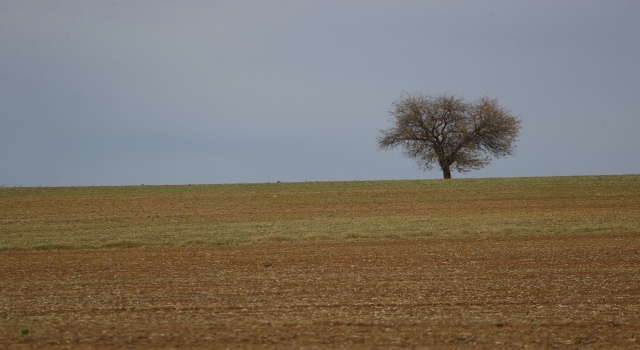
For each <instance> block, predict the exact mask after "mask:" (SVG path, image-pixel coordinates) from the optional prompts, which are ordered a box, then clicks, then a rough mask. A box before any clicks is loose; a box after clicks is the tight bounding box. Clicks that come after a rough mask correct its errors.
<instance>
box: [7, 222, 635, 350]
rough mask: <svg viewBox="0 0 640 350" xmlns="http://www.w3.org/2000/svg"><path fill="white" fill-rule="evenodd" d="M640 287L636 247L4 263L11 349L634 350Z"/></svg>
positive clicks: (273, 252)
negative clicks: (401, 349)
mask: <svg viewBox="0 0 640 350" xmlns="http://www.w3.org/2000/svg"><path fill="white" fill-rule="evenodd" d="M638 281H640V235H637V234H628V235H597V236H596V235H573V236H555V237H518V238H491V239H471V238H467V239H432V240H423V241H397V242H379V243H354V242H352V243H339V244H308V245H294V244H280V245H262V246H237V247H213V248H210V247H208V248H193V249H163V250H160V249H120V250H104V249H103V250H82V251H47V252H4V253H0V348H1V349H9V348H11V349H14V348H17V349H21V348H125V347H128V348H154V347H172V348H178V347H180V348H202V347H211V348H227V347H230V348H258V347H259V348H308V349H309V348H341V347H345V348H394V347H409V348H455V347H458V348H521V347H527V346H530V347H532V348H570V349H573V348H589V347H591V348H631V349H637V348H640V340H639V338H640V283H639V282H638ZM21 328H22V330H23V332H26V329H28V334H26V335H24V334H21V332H20V329H21Z"/></svg>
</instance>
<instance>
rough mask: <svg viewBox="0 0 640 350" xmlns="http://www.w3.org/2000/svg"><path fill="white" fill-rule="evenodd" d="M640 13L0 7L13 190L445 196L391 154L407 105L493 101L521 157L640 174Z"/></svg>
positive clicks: (488, 5)
mask: <svg viewBox="0 0 640 350" xmlns="http://www.w3.org/2000/svg"><path fill="white" fill-rule="evenodd" d="M639 33H640V2H638V1H637V0H631V1H562V0H560V1H558V0H553V1H541V0H535V1H444V0H443V1H409V0H407V1H404V0H394V1H390V0H389V1H372V0H367V1H345V0H340V1H326V0H323V1H299V0H295V1H293V0H292V1H279V0H273V1H238V0H229V1H204V0H203V1H169V0H138V1H130V0H125V1H106V0H104V1H87V0H77V1H67V0H58V1H46V0H2V1H0V185H4V186H20V185H23V186H38V185H42V186H62V185H128V184H185V183H237V182H274V181H327V180H371V179H418V178H440V177H442V174H441V172H440V171H431V172H423V171H421V170H419V169H418V168H417V166H416V165H415V163H414V162H413V160H411V159H407V158H404V157H403V156H402V154H401V151H400V150H397V151H393V152H382V151H378V149H377V146H376V137H377V136H378V135H379V131H378V130H379V129H382V128H386V127H388V126H389V125H390V124H389V122H388V120H389V115H388V114H387V111H388V110H389V109H390V108H391V103H392V102H393V101H394V100H396V99H397V98H398V97H399V96H400V93H401V92H402V91H407V92H418V91H419V92H423V93H429V94H437V93H442V92H448V93H452V94H458V95H461V96H464V97H465V98H466V99H469V100H473V99H476V98H478V97H480V96H481V95H487V96H489V97H493V98H497V99H498V100H499V101H500V103H501V105H502V106H504V107H506V108H508V109H510V110H511V111H512V112H513V113H514V114H515V115H517V116H520V117H521V118H522V119H523V121H524V122H523V125H522V132H521V137H520V141H519V142H518V148H517V150H516V155H515V156H513V157H508V158H504V159H498V160H494V162H493V163H492V164H491V165H489V166H488V167H486V168H485V169H483V170H480V171H472V172H470V173H463V174H460V173H453V176H454V177H513V176H548V175H592V174H629V173H636V174H637V173H640V137H638V136H636V135H637V134H638V132H639V131H640V35H639Z"/></svg>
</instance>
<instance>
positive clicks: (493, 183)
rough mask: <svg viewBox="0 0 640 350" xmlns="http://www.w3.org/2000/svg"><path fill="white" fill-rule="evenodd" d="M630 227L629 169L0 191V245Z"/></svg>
mask: <svg viewBox="0 0 640 350" xmlns="http://www.w3.org/2000/svg"><path fill="white" fill-rule="evenodd" d="M621 232H625V233H628V232H632V233H640V175H626V176H585V177H544V178H507V179H456V180H451V181H443V180H414V181H353V182H305V183H271V184H236V185H182V186H125V187H57V188H40V187H38V188H0V250H13V249H64V248H69V249H72V248H100V247H130V246H166V245H195V244H247V243H260V242H278V241H335V240H345V239H346V240H378V239H398V238H407V239H408V238H416V237H418V238H419V237H465V236H496V235H516V234H517V235H540V234H570V233H621Z"/></svg>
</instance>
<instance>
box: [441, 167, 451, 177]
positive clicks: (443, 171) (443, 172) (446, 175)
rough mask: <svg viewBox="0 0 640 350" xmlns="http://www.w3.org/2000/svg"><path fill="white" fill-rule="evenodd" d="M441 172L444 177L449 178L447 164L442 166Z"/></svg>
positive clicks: (449, 170) (449, 173)
mask: <svg viewBox="0 0 640 350" xmlns="http://www.w3.org/2000/svg"><path fill="white" fill-rule="evenodd" d="M442 174H443V175H444V178H445V179H450V178H451V169H450V168H449V166H448V165H447V166H445V167H442Z"/></svg>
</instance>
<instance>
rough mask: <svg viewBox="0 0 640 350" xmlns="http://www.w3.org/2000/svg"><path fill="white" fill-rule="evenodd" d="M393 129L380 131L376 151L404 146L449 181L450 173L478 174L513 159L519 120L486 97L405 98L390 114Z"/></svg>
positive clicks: (421, 163)
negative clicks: (502, 160)
mask: <svg viewBox="0 0 640 350" xmlns="http://www.w3.org/2000/svg"><path fill="white" fill-rule="evenodd" d="M389 114H391V116H393V118H392V119H391V120H390V121H391V122H393V126H392V127H391V128H389V129H386V130H381V131H380V132H381V133H382V136H380V137H378V146H379V147H380V149H383V150H386V149H391V148H395V147H397V146H401V147H402V148H403V152H402V153H403V154H404V155H405V156H406V157H408V158H415V160H416V162H417V163H418V165H419V166H420V167H421V168H422V169H424V170H431V169H433V168H434V166H435V165H438V166H439V167H440V169H442V172H443V175H444V178H445V179H450V178H451V169H452V168H453V169H455V170H456V171H458V172H468V171H470V170H478V169H480V168H482V167H484V166H485V165H487V164H489V163H490V162H491V159H492V157H493V158H499V157H504V156H508V155H511V154H512V153H513V151H514V148H515V145H514V143H515V141H517V137H518V133H519V132H520V123H521V120H520V119H519V118H517V117H514V116H513V115H511V112H510V111H508V110H506V109H504V108H502V107H500V106H499V105H498V100H496V99H490V98H488V97H486V96H484V97H480V98H479V99H477V100H475V101H472V102H465V101H464V98H462V97H458V96H456V95H449V94H441V95H437V96H431V95H423V94H421V93H415V94H408V93H403V94H402V95H401V96H400V99H398V100H397V101H395V102H394V103H393V109H392V110H391V111H389Z"/></svg>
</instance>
